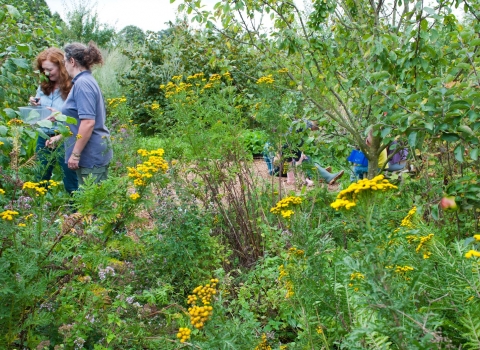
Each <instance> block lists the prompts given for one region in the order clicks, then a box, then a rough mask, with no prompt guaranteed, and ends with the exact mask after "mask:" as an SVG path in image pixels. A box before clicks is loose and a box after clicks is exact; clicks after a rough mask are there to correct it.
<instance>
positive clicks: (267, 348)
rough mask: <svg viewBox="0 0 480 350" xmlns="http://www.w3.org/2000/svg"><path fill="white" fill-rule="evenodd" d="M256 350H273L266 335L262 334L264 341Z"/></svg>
mask: <svg viewBox="0 0 480 350" xmlns="http://www.w3.org/2000/svg"><path fill="white" fill-rule="evenodd" d="M255 350H272V347H271V346H270V345H268V340H267V335H266V334H265V333H263V334H262V340H261V341H260V343H259V344H258V345H257V346H256V347H255Z"/></svg>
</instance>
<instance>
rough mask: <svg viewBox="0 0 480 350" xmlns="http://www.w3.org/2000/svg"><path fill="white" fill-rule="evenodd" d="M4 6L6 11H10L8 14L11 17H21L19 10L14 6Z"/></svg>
mask: <svg viewBox="0 0 480 350" xmlns="http://www.w3.org/2000/svg"><path fill="white" fill-rule="evenodd" d="M5 7H6V8H7V11H8V13H10V15H11V16H12V17H13V18H20V17H21V15H20V12H18V10H17V8H16V7H15V6H12V5H5Z"/></svg>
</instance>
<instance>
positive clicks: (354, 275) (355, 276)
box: [350, 272, 365, 281]
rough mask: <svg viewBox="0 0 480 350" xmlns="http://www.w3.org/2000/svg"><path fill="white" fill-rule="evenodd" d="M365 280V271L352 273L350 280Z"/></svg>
mask: <svg viewBox="0 0 480 350" xmlns="http://www.w3.org/2000/svg"><path fill="white" fill-rule="evenodd" d="M356 279H358V280H363V279H365V275H364V274H363V273H360V272H354V273H352V274H351V275H350V280H351V281H354V280H356Z"/></svg>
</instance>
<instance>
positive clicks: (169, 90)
mask: <svg viewBox="0 0 480 350" xmlns="http://www.w3.org/2000/svg"><path fill="white" fill-rule="evenodd" d="M172 80H173V78H172ZM192 86H193V85H192V84H186V83H184V82H181V83H179V84H178V85H177V84H175V83H173V82H171V81H169V82H168V84H167V85H160V88H161V89H162V90H165V98H170V97H172V96H174V95H175V94H179V93H181V92H184V91H187V90H188V89H189V88H190V87H192Z"/></svg>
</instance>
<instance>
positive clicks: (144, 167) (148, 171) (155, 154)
mask: <svg viewBox="0 0 480 350" xmlns="http://www.w3.org/2000/svg"><path fill="white" fill-rule="evenodd" d="M137 153H138V154H140V155H141V156H142V157H148V160H147V161H145V162H143V163H140V164H138V165H137V166H136V167H135V168H131V167H128V168H127V169H128V171H129V173H128V176H129V177H131V178H133V179H134V180H133V184H134V185H135V186H146V185H147V179H149V178H151V177H152V176H153V175H154V174H155V173H157V172H159V171H160V172H162V173H164V174H165V173H166V172H167V170H168V163H167V162H166V161H165V159H163V154H164V153H165V152H164V150H163V149H161V148H159V149H157V150H153V151H147V150H145V149H139V150H138V151H137ZM132 199H133V198H132Z"/></svg>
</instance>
